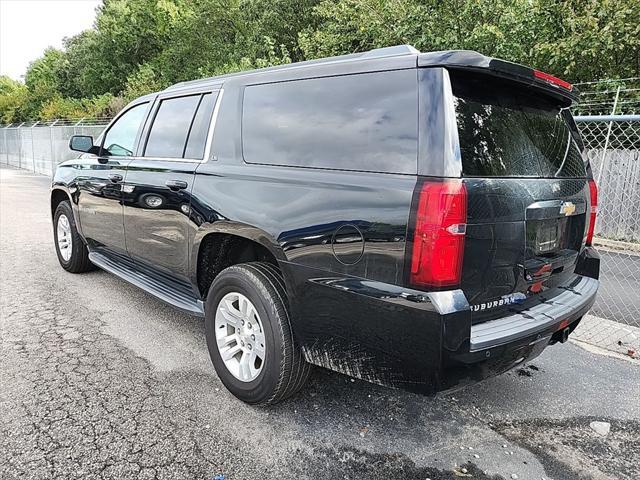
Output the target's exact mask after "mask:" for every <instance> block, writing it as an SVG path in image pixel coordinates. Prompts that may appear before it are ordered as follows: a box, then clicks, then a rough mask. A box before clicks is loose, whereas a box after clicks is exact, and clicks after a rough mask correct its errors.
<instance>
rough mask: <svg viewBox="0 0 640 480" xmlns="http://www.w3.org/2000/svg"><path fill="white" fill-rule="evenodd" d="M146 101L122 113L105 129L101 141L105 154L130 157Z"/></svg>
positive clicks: (143, 114)
mask: <svg viewBox="0 0 640 480" xmlns="http://www.w3.org/2000/svg"><path fill="white" fill-rule="evenodd" d="M147 106H148V103H141V104H139V105H136V106H135V107H132V108H130V109H129V110H127V111H126V112H125V113H123V114H122V115H121V116H120V117H119V118H118V119H117V120H116V121H115V123H114V124H113V125H111V127H110V128H109V130H108V131H107V133H106V135H105V137H104V141H103V142H102V152H103V154H105V155H109V156H117V157H130V156H132V155H133V150H134V147H135V143H136V137H137V136H138V131H139V130H140V126H141V125H142V121H143V120H144V118H145V115H146V112H147Z"/></svg>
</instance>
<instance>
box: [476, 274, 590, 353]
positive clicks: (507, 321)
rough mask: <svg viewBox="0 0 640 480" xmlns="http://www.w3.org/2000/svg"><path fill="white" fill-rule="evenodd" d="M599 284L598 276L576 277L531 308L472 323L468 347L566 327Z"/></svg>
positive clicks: (490, 345) (483, 346) (581, 311)
mask: <svg viewBox="0 0 640 480" xmlns="http://www.w3.org/2000/svg"><path fill="white" fill-rule="evenodd" d="M598 285H599V282H598V280H596V279H594V278H589V277H579V278H578V281H577V282H576V283H575V285H572V286H571V287H564V288H562V290H563V291H562V292H561V293H560V294H558V295H557V296H555V297H553V298H552V299H550V300H548V301H545V302H542V303H540V304H539V305H536V306H535V307H533V308H529V309H527V310H523V311H521V312H516V313H513V314H511V315H509V316H506V317H502V318H498V319H495V320H490V321H488V322H483V323H479V324H477V325H473V326H472V327H471V338H470V340H469V350H470V351H471V352H476V351H478V350H486V349H488V348H493V347H497V346H500V345H503V344H505V343H512V342H514V341H518V340H520V339H522V338H528V337H532V336H537V335H539V334H541V333H543V334H544V333H546V332H548V331H555V330H556V329H558V328H566V326H568V324H569V323H571V322H573V321H574V320H576V319H578V318H580V317H582V315H584V314H585V313H586V312H587V310H589V308H591V306H592V305H593V302H594V301H595V298H596V292H597V291H598Z"/></svg>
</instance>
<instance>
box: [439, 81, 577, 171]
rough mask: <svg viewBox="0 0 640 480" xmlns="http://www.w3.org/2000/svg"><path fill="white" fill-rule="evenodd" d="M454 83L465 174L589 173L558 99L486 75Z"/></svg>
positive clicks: (566, 113)
mask: <svg viewBox="0 0 640 480" xmlns="http://www.w3.org/2000/svg"><path fill="white" fill-rule="evenodd" d="M451 83H452V88H453V95H454V103H455V109H456V118H457V122H458V136H459V139H460V151H461V154H462V171H463V174H464V175H465V176H471V177H585V176H586V169H585V164H584V161H583V159H582V156H581V155H580V150H579V148H578V146H577V144H576V139H575V138H574V137H573V135H574V132H572V131H571V130H570V128H569V125H568V120H569V118H570V117H568V116H569V112H568V111H566V110H563V109H561V108H560V107H559V106H557V105H556V104H555V103H554V101H553V99H551V98H549V97H545V96H544V95H541V94H540V93H538V92H537V91H535V90H532V89H527V88H526V87H522V86H520V85H514V84H513V83H511V82H506V81H501V80H497V79H495V78H493V77H488V76H486V75H478V74H475V75H474V74H464V73H452V74H451Z"/></svg>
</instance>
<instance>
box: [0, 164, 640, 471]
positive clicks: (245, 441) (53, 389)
mask: <svg viewBox="0 0 640 480" xmlns="http://www.w3.org/2000/svg"><path fill="white" fill-rule="evenodd" d="M48 193H49V179H48V178H46V177H43V176H38V175H34V174H30V173H27V172H23V171H18V170H13V169H7V168H0V309H1V310H0V479H2V480H5V479H17V478H20V479H31V478H33V479H45V478H46V479H76V478H82V479H108V478H113V479H128V478H132V479H183V478H184V479H213V478H215V477H216V476H218V478H222V476H224V479H225V480H236V479H271V478H273V479H289V478H297V479H325V478H328V479H345V478H350V479H368V478H371V479H377V478H383V479H422V480H424V479H427V478H429V479H432V480H436V479H459V478H465V477H466V478H474V479H493V480H497V479H502V478H504V479H507V480H508V479H516V478H519V479H537V480H539V479H542V478H544V479H558V480H571V479H612V480H613V479H616V480H618V479H622V480H626V479H635V478H638V472H639V471H640V467H639V464H640V452H639V450H638V448H637V439H638V438H639V437H640V366H639V365H638V362H637V361H633V360H624V359H619V358H612V357H608V356H602V355H598V354H595V353H592V352H589V351H586V350H583V349H582V348H580V347H579V346H576V345H574V344H572V343H568V344H564V345H556V346H553V347H550V348H548V349H547V350H546V351H545V352H544V353H543V354H542V355H541V356H540V357H538V358H537V359H535V360H534V361H533V362H532V363H531V364H529V365H523V366H522V368H519V369H517V370H514V371H512V372H510V373H509V374H505V375H502V376H500V377H497V378H494V379H491V380H488V381H486V382H484V383H482V384H479V385H475V386H472V387H468V388H466V389H464V390H461V391H458V392H454V393H449V394H445V395H439V396H436V397H423V396H418V395H413V394H409V393H405V392H401V391H397V390H391V389H387V388H383V387H379V386H375V385H370V384H367V383H364V382H361V381H354V380H351V379H349V378H348V377H345V376H342V375H339V374H335V373H332V372H328V371H326V370H322V369H317V370H316V371H315V372H314V374H313V375H312V378H311V380H310V382H309V384H308V385H307V387H306V388H305V389H304V390H303V391H302V392H301V393H300V394H299V395H297V396H296V397H294V398H293V399H291V400H289V401H286V402H284V403H282V404H280V405H278V406H276V407H272V408H257V407H251V406H247V405H245V404H243V403H241V402H239V401H238V400H236V399H235V398H234V397H233V396H232V395H230V394H229V393H228V392H227V391H226V390H225V389H224V387H223V386H222V384H221V382H220V381H219V379H218V378H217V376H216V374H215V372H214V370H213V367H212V366H211V364H210V360H209V356H208V353H207V348H206V344H205V338H204V326H203V323H202V321H201V320H199V319H197V318H194V317H190V316H187V315H184V314H181V313H179V312H176V311H175V310H172V309H171V308H170V307H168V306H166V305H165V304H163V303H161V302H160V301H158V300H156V299H154V298H153V297H151V296H149V295H147V294H146V293H144V292H142V291H140V290H138V289H136V288H135V287H133V286H130V285H129V284H127V283H125V282H124V281H122V280H119V279H118V278H116V277H114V276H113V275H110V274H108V273H106V272H102V271H95V272H91V273H88V274H82V275H73V274H69V273H67V272H65V271H63V270H62V268H61V267H60V266H59V265H58V262H57V259H56V255H55V251H54V247H53V240H52V228H51V223H50V213H49V212H50V210H49V203H48V202H49V197H48ZM593 421H603V422H608V423H609V424H610V428H611V429H610V432H609V433H608V435H606V436H602V435H600V434H598V433H596V432H595V431H594V430H593V429H591V428H590V426H589V425H590V423H591V422H593Z"/></svg>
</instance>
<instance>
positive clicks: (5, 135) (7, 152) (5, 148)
mask: <svg viewBox="0 0 640 480" xmlns="http://www.w3.org/2000/svg"><path fill="white" fill-rule="evenodd" d="M7 128H9V127H4V128H3V129H2V133H3V136H4V156H5V157H6V158H7V165H9V144H8V143H7Z"/></svg>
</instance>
